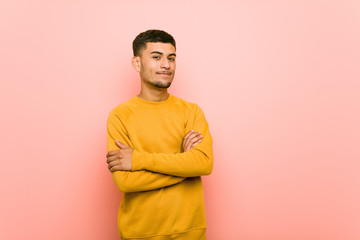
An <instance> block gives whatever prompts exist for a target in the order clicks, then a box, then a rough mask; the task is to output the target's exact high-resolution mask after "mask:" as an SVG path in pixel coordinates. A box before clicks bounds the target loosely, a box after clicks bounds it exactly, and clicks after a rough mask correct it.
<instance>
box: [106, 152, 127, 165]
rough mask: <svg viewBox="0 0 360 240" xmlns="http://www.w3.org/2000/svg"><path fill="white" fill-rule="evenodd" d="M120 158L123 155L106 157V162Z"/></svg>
mask: <svg viewBox="0 0 360 240" xmlns="http://www.w3.org/2000/svg"><path fill="white" fill-rule="evenodd" d="M120 158H123V156H122V155H120V154H119V155H115V156H110V157H108V158H107V159H106V162H107V163H109V162H112V161H115V160H119V159H120Z"/></svg>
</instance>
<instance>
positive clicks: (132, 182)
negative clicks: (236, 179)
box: [106, 108, 213, 192]
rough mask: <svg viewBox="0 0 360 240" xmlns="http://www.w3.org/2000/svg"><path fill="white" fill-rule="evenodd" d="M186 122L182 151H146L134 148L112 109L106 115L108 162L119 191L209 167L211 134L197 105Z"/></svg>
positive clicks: (190, 174) (206, 171) (167, 182)
mask: <svg viewBox="0 0 360 240" xmlns="http://www.w3.org/2000/svg"><path fill="white" fill-rule="evenodd" d="M195 113H196V114H194V116H193V117H191V118H189V121H188V123H187V125H186V129H187V131H189V130H190V129H196V131H199V132H195V131H193V130H191V131H189V132H188V133H187V134H186V136H185V137H184V138H183V142H182V152H181V153H174V154H166V153H147V152H139V151H137V150H136V149H133V146H132V143H131V141H130V138H129V136H128V135H127V130H126V128H125V125H124V124H123V123H122V121H121V119H120V117H119V116H117V114H116V113H115V112H111V113H110V116H109V118H108V154H107V155H106V157H107V163H108V168H109V170H110V172H111V173H112V176H113V179H114V181H115V184H116V185H117V187H118V188H119V190H120V191H122V192H139V191H148V190H154V189H159V188H163V187H167V186H171V185H174V184H176V183H179V182H181V181H183V180H184V179H185V178H186V177H196V176H202V175H208V174H210V173H211V171H212V165H213V155H212V138H211V135H210V133H209V128H208V124H207V121H206V120H205V117H204V114H203V112H202V111H201V109H200V108H197V109H196V111H195Z"/></svg>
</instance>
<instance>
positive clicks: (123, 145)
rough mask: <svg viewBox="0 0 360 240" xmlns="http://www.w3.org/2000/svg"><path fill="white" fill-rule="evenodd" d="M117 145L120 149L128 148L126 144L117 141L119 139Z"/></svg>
mask: <svg viewBox="0 0 360 240" xmlns="http://www.w3.org/2000/svg"><path fill="white" fill-rule="evenodd" d="M115 143H116V145H117V146H118V147H119V148H127V147H128V146H126V145H125V144H123V143H121V142H119V140H117V139H115Z"/></svg>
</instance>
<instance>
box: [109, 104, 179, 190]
mask: <svg viewBox="0 0 360 240" xmlns="http://www.w3.org/2000/svg"><path fill="white" fill-rule="evenodd" d="M115 139H118V140H119V141H120V142H122V143H124V144H126V145H128V146H130V147H133V146H132V143H131V141H130V139H129V136H128V134H127V132H126V129H125V126H124V124H123V123H122V121H121V120H120V118H119V117H118V116H117V115H116V113H114V112H113V111H112V112H111V113H110V115H109V118H108V122H107V151H108V152H110V151H113V150H117V149H119V147H118V146H117V145H116V143H115ZM134 152H135V151H134ZM112 177H113V179H114V182H115V184H116V186H117V187H118V189H119V190H120V191H121V192H140V191H149V190H154V189H159V188H163V187H167V186H171V185H174V184H176V183H179V182H181V181H183V180H184V179H185V178H183V177H176V176H170V175H166V174H161V173H155V172H150V171H147V170H140V171H115V172H112Z"/></svg>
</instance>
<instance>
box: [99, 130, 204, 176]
mask: <svg viewBox="0 0 360 240" xmlns="http://www.w3.org/2000/svg"><path fill="white" fill-rule="evenodd" d="M202 137H203V136H202V135H201V133H200V132H195V131H194V130H191V131H189V132H188V133H187V134H186V135H185V137H184V139H183V143H182V152H186V151H188V150H191V149H193V148H194V146H196V145H197V144H199V143H200V142H201V139H202ZM115 143H116V145H117V146H118V147H119V149H118V150H114V151H110V152H108V153H107V154H106V158H107V163H108V168H109V170H110V172H115V171H131V162H132V161H131V160H132V155H133V151H134V149H133V148H131V147H129V146H127V145H125V144H123V143H121V142H119V140H117V139H115Z"/></svg>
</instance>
